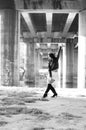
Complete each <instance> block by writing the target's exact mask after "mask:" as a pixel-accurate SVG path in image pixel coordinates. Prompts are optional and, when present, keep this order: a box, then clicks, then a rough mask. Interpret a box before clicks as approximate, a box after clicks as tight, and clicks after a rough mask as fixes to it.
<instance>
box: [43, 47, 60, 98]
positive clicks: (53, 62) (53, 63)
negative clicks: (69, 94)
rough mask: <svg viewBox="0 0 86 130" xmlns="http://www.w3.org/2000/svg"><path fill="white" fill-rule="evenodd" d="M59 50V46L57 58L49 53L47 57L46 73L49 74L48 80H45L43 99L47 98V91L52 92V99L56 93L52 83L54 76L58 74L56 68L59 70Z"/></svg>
mask: <svg viewBox="0 0 86 130" xmlns="http://www.w3.org/2000/svg"><path fill="white" fill-rule="evenodd" d="M61 48H62V47H61V46H60V48H59V51H58V54H57V56H55V55H54V54H53V53H50V54H49V55H48V60H49V63H48V72H49V73H48V78H47V83H48V85H47V88H46V91H45V93H44V95H43V98H45V97H47V94H48V92H49V90H51V91H52V92H53V96H52V97H55V96H57V92H56V90H55V88H54V87H53V85H52V83H53V82H54V81H55V78H56V74H57V73H58V72H57V71H58V68H59V64H58V60H59V56H60V52H61Z"/></svg>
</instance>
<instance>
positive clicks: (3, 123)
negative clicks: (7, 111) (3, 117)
mask: <svg viewBox="0 0 86 130" xmlns="http://www.w3.org/2000/svg"><path fill="white" fill-rule="evenodd" d="M7 123H8V122H6V121H0V126H4V125H6V124H7Z"/></svg>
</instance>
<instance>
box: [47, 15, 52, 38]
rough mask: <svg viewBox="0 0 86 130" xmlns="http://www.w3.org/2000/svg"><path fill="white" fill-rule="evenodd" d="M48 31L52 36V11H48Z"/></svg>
mask: <svg viewBox="0 0 86 130" xmlns="http://www.w3.org/2000/svg"><path fill="white" fill-rule="evenodd" d="M46 23H47V33H48V35H49V36H50V35H51V31H52V13H46Z"/></svg>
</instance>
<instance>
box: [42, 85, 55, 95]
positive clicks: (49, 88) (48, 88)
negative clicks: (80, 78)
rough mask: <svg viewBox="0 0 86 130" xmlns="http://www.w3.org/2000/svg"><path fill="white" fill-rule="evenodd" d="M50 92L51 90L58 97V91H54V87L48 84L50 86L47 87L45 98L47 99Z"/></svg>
mask: <svg viewBox="0 0 86 130" xmlns="http://www.w3.org/2000/svg"><path fill="white" fill-rule="evenodd" d="M49 90H51V91H52V92H53V94H54V95H57V93H56V90H55V89H54V87H53V86H52V85H51V84H48V85H47V89H46V91H45V93H44V96H43V97H46V96H47V94H48V92H49Z"/></svg>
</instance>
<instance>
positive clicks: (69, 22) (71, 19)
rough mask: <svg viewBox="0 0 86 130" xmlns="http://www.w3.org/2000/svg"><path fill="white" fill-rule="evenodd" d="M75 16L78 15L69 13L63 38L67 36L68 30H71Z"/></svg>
mask: <svg viewBox="0 0 86 130" xmlns="http://www.w3.org/2000/svg"><path fill="white" fill-rule="evenodd" d="M75 16H76V13H69V15H68V18H67V21H66V24H65V26H64V30H63V33H62V36H63V37H65V36H67V33H68V30H69V28H70V26H71V24H72V22H73V20H74V18H75Z"/></svg>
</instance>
